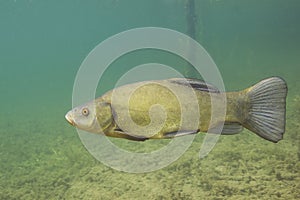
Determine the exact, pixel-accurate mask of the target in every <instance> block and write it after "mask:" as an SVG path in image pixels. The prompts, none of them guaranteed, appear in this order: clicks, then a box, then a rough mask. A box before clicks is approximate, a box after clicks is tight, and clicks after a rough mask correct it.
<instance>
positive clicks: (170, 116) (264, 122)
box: [66, 77, 287, 142]
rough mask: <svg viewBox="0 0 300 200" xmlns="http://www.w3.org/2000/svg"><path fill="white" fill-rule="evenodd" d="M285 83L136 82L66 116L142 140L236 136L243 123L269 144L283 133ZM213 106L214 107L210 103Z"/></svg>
mask: <svg viewBox="0 0 300 200" xmlns="http://www.w3.org/2000/svg"><path fill="white" fill-rule="evenodd" d="M286 95H287V86H286V83H285V81H284V80H283V79H281V78H279V77H271V78H268V79H265V80H262V81H261V82H259V83H257V84H255V85H254V86H251V87H249V88H247V89H245V90H242V91H238V92H220V91H219V90H218V89H217V88H216V87H214V86H212V85H209V84H206V83H205V82H203V81H201V80H197V79H183V78H175V79H167V80H155V81H144V82H137V83H132V84H128V85H124V86H121V87H118V88H115V89H113V90H111V91H108V92H107V93H105V94H104V95H102V96H101V97H99V98H97V99H95V100H93V101H91V102H88V103H86V104H84V105H82V106H78V107H76V108H74V109H72V110H71V111H69V112H68V113H67V114H66V119H67V120H68V122H69V123H71V124H72V125H74V126H76V127H77V128H79V129H83V130H86V131H88V132H93V133H100V134H104V135H106V136H110V137H117V138H126V139H130V140H136V141H143V140H146V139H164V138H173V137H178V136H183V135H189V134H195V133H198V132H210V133H214V132H216V133H218V128H220V127H221V128H222V126H223V125H224V127H223V128H222V129H221V130H222V134H237V133H239V132H241V131H242V130H243V127H245V128H247V129H249V130H250V131H252V132H254V133H256V134H257V135H259V136H261V137H263V138H264V139H267V140H269V141H272V142H278V141H279V140H281V139H282V136H283V133H284V131H285V106H286V105H285V104H286ZM212 106H213V107H212Z"/></svg>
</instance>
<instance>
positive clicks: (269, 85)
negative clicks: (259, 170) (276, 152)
mask: <svg viewBox="0 0 300 200" xmlns="http://www.w3.org/2000/svg"><path fill="white" fill-rule="evenodd" d="M248 95H249V96H248V97H249V100H250V102H249V103H250V104H249V111H248V112H249V113H248V116H247V119H246V120H245V123H244V124H243V125H244V126H245V127H246V128H248V129H249V130H251V131H253V132H254V133H256V134H257V135H259V136H260V137H262V138H264V139H266V140H269V141H272V142H278V141H279V140H281V139H282V138H283V133H284V131H285V112H286V111H285V109H286V108H285V107H286V95H287V85H286V83H285V81H284V80H283V79H281V78H279V77H271V78H268V79H265V80H262V81H260V82H259V83H257V84H256V85H254V86H252V87H251V88H250V89H249V91H248Z"/></svg>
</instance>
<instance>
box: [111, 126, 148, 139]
mask: <svg viewBox="0 0 300 200" xmlns="http://www.w3.org/2000/svg"><path fill="white" fill-rule="evenodd" d="M106 135H107V136H110V137H116V138H125V139H127V140H133V141H145V140H148V139H149V138H145V137H137V136H133V135H129V134H128V133H126V132H124V131H122V130H121V129H115V130H114V131H113V132H110V133H108V134H106Z"/></svg>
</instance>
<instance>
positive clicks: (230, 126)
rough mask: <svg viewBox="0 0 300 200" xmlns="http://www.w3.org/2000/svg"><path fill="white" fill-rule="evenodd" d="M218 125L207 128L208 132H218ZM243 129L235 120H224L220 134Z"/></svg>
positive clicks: (235, 132)
mask: <svg viewBox="0 0 300 200" xmlns="http://www.w3.org/2000/svg"><path fill="white" fill-rule="evenodd" d="M219 126H221V124H220V125H217V126H216V127H213V128H211V129H209V131H208V132H209V133H218V132H219V131H220V127H219ZM242 131H243V126H242V125H241V124H239V123H236V122H225V123H224V126H223V128H222V130H221V134H222V135H234V134H238V133H240V132H242Z"/></svg>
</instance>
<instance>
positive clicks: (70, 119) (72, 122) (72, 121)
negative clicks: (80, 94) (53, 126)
mask: <svg viewBox="0 0 300 200" xmlns="http://www.w3.org/2000/svg"><path fill="white" fill-rule="evenodd" d="M65 118H66V120H67V121H68V122H69V124H71V125H72V126H75V122H74V120H73V118H72V116H71V114H70V113H67V114H66V115H65Z"/></svg>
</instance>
